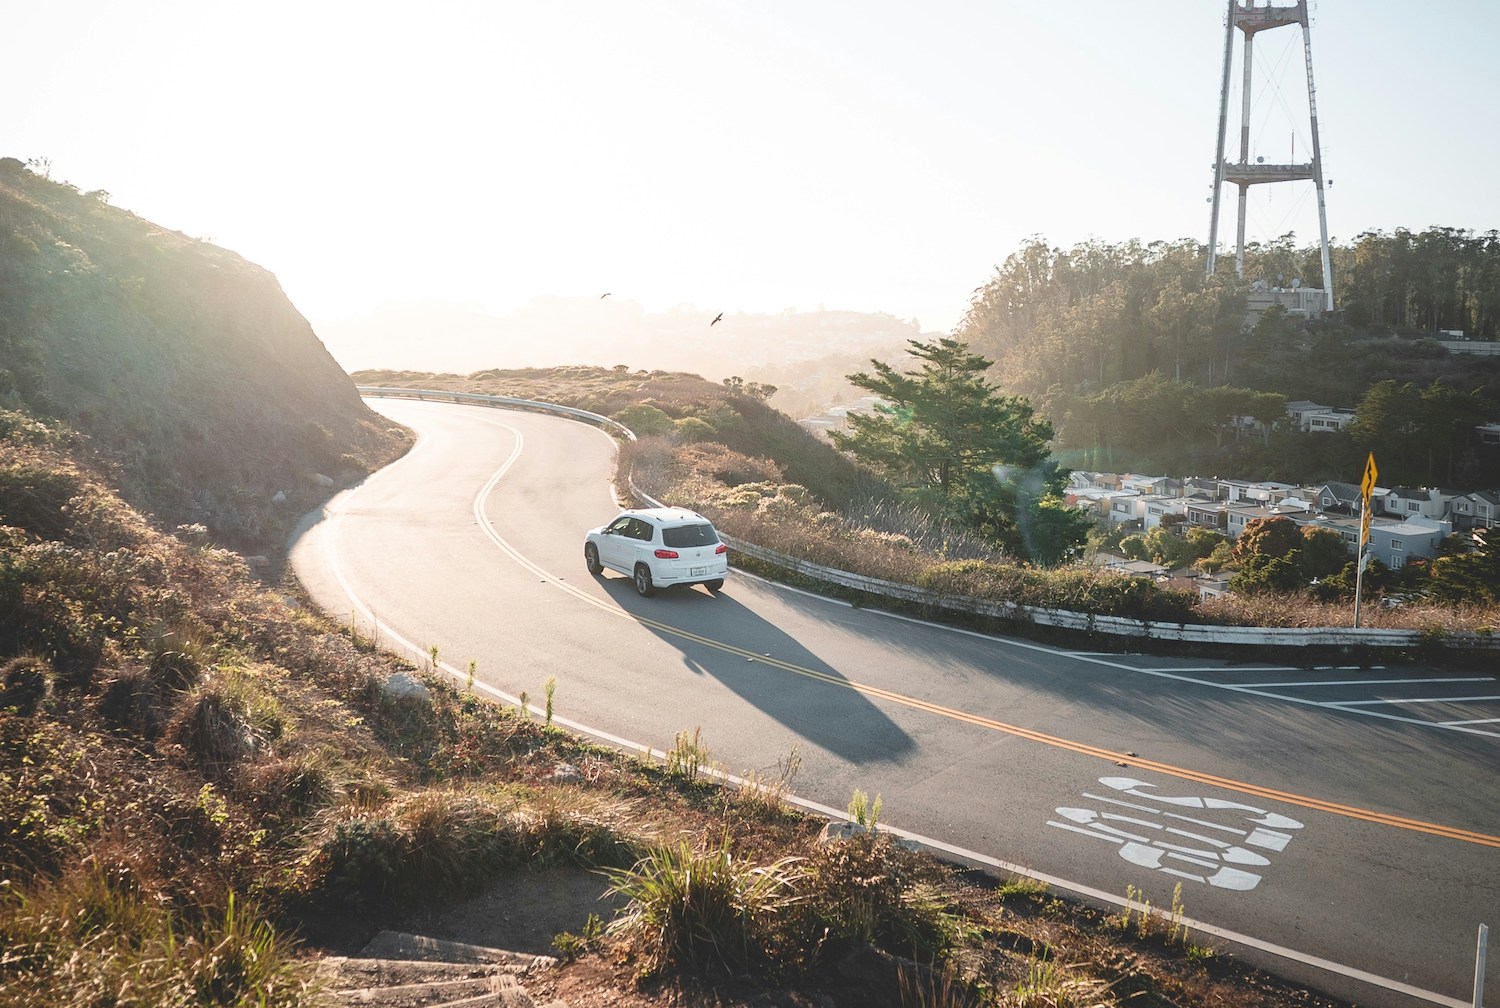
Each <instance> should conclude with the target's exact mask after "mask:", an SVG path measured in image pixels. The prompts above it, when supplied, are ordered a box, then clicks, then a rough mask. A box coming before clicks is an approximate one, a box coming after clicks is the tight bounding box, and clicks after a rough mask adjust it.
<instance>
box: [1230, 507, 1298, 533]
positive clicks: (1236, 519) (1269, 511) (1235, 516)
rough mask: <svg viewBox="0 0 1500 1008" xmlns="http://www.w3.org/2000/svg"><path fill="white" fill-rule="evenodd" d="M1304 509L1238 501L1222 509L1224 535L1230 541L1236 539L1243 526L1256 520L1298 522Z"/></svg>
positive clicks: (1243, 529)
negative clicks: (1273, 519)
mask: <svg viewBox="0 0 1500 1008" xmlns="http://www.w3.org/2000/svg"><path fill="white" fill-rule="evenodd" d="M1305 510H1306V509H1305V508H1294V507H1287V506H1285V505H1284V504H1255V503H1253V502H1250V501H1239V502H1234V501H1231V502H1230V503H1228V504H1226V505H1225V508H1224V533H1225V534H1226V535H1227V536H1229V538H1230V539H1238V538H1239V537H1240V533H1241V532H1243V531H1245V526H1246V525H1249V524H1250V523H1251V522H1253V521H1255V520H1256V519H1258V518H1289V519H1291V520H1292V521H1298V522H1299V524H1300V521H1299V519H1300V518H1301V516H1302V515H1303V514H1304V512H1305Z"/></svg>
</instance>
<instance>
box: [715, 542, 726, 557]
mask: <svg viewBox="0 0 1500 1008" xmlns="http://www.w3.org/2000/svg"><path fill="white" fill-rule="evenodd" d="M728 552H729V547H728V546H725V545H724V544H723V543H719V546H718V548H717V549H715V550H714V556H723V555H724V554H725V553H728Z"/></svg>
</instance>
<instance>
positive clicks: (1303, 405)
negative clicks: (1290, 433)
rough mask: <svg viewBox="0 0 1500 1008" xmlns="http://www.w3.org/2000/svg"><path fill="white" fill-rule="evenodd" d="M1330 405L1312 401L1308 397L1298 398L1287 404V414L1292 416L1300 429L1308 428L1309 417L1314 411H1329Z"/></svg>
mask: <svg viewBox="0 0 1500 1008" xmlns="http://www.w3.org/2000/svg"><path fill="white" fill-rule="evenodd" d="M1328 410H1329V407H1327V406H1324V405H1323V404H1322V403H1315V402H1310V401H1309V400H1307V399H1298V400H1297V401H1295V402H1289V403H1287V404H1286V415H1287V416H1289V417H1291V418H1292V420H1293V421H1295V422H1296V424H1297V429H1298V430H1300V431H1305V430H1307V418H1308V417H1309V416H1311V415H1312V414H1314V413H1327V412H1328Z"/></svg>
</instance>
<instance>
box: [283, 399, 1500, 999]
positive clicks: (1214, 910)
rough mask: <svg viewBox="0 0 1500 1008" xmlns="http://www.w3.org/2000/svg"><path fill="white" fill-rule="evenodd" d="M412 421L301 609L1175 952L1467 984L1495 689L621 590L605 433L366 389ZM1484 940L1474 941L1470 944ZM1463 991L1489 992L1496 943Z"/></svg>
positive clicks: (1484, 864)
mask: <svg viewBox="0 0 1500 1008" xmlns="http://www.w3.org/2000/svg"><path fill="white" fill-rule="evenodd" d="M371 405H372V406H374V407H375V408H376V409H379V410H380V411H381V412H383V413H386V414H387V415H389V416H391V417H393V418H394V419H396V420H398V421H400V422H402V423H405V424H407V425H408V426H410V427H412V428H413V429H415V430H416V431H417V432H418V433H419V440H418V443H417V445H416V447H415V448H414V449H413V451H412V452H411V453H409V454H408V455H407V456H406V457H405V458H404V459H402V460H400V461H399V462H397V463H396V464H394V465H392V466H391V467H389V468H388V469H385V470H382V471H381V472H379V473H377V474H375V475H373V476H372V477H370V478H369V479H368V480H366V481H365V482H364V483H363V484H361V485H360V486H358V487H356V488H354V489H351V490H349V491H347V492H345V493H343V494H341V495H340V496H338V497H337V498H335V499H334V500H333V501H331V502H330V503H329V505H328V506H327V507H326V508H325V509H324V510H323V512H322V513H321V515H320V516H318V520H312V519H310V521H309V523H308V525H307V527H305V529H304V531H303V532H302V533H301V534H300V535H299V536H298V538H297V540H296V541H295V542H294V544H293V551H292V562H293V565H294V569H295V570H296V572H297V574H298V576H299V578H301V580H302V581H303V582H304V584H305V585H306V586H307V587H308V589H309V591H310V592H311V594H312V596H313V597H314V599H315V600H316V601H317V602H318V604H319V605H321V606H322V607H323V608H324V609H325V610H326V611H328V612H329V613H331V614H332V615H334V616H335V617H337V618H339V619H341V620H345V621H347V620H351V619H352V620H354V621H355V622H357V623H358V624H359V625H360V626H361V627H362V628H363V629H364V631H365V632H366V633H376V634H378V635H379V637H380V639H381V640H382V642H384V643H385V644H387V645H388V646H390V647H392V648H395V649H398V650H407V651H409V652H413V653H414V654H415V655H421V656H423V657H424V659H425V656H426V655H427V654H428V653H429V649H430V648H432V647H437V648H438V649H439V656H440V661H441V663H442V664H443V665H445V666H446V667H448V668H449V669H450V670H451V671H453V672H454V673H455V674H458V675H459V676H463V675H464V673H465V672H466V670H467V668H468V665H469V663H470V662H471V661H472V662H473V663H474V665H475V670H476V681H477V682H478V683H480V684H481V685H482V687H483V688H485V689H486V690H488V691H490V692H491V693H492V694H495V695H498V696H501V697H508V698H514V697H516V696H518V695H519V694H521V693H522V692H523V691H524V692H526V693H528V694H529V695H530V697H531V698H532V700H533V702H537V701H538V700H539V698H540V697H541V696H542V691H543V684H544V683H545V682H546V680H547V679H548V678H549V677H552V676H555V677H556V680H557V690H556V696H555V705H556V712H557V717H558V719H559V720H560V721H562V722H564V723H567V724H570V725H574V726H582V727H585V728H587V729H588V730H589V731H591V732H593V733H595V734H597V735H600V736H602V737H607V738H612V739H615V740H622V741H624V742H626V743H628V744H631V745H633V746H635V747H638V748H642V747H651V748H653V749H656V750H664V749H668V748H670V747H671V746H672V744H673V740H674V737H675V736H676V735H677V733H679V732H681V731H684V730H686V731H692V730H694V729H698V728H701V730H702V736H701V737H702V740H703V742H704V744H705V745H706V746H707V747H708V748H709V750H710V751H711V755H712V758H713V760H714V761H715V762H716V763H717V764H718V765H720V766H722V767H723V768H724V769H725V770H727V771H729V772H731V773H736V774H742V775H743V774H756V775H760V776H761V777H765V778H774V777H776V776H777V774H778V773H779V771H780V768H781V767H782V766H783V765H785V763H786V762H787V760H788V759H789V757H790V756H791V755H792V754H794V753H795V755H796V758H797V759H798V760H800V770H799V771H798V774H797V776H796V778H795V780H794V782H793V787H794V790H795V791H796V793H797V795H798V796H799V797H800V798H801V799H804V800H806V801H808V802H810V803H813V804H815V805H821V806H824V807H828V808H832V809H835V810H840V811H841V810H843V809H844V808H845V807H847V805H848V803H849V800H850V797H851V795H852V794H853V792H854V790H855V789H856V788H857V789H860V790H863V791H865V792H867V793H868V794H869V795H871V796H874V795H877V794H878V795H880V796H881V800H882V806H883V809H882V813H881V822H882V823H883V824H887V825H889V826H892V827H895V828H897V829H900V830H903V831H907V832H909V833H912V834H915V835H918V836H921V837H924V838H929V839H931V840H932V841H935V842H936V843H938V844H940V845H947V847H948V848H949V849H951V850H952V851H953V852H954V853H955V854H956V856H959V857H960V858H962V859H967V860H971V861H974V862H977V863H980V864H984V865H988V866H989V867H990V868H991V870H993V871H995V872H996V873H998V874H1000V875H1002V876H1003V875H1005V874H1006V873H1007V872H1009V871H1013V870H1016V869H1019V868H1023V867H1024V869H1025V870H1026V871H1028V872H1030V873H1033V874H1036V875H1038V876H1040V877H1043V878H1045V879H1047V880H1048V881H1050V882H1052V883H1053V884H1055V885H1060V886H1063V887H1066V888H1068V889H1070V890H1072V891H1074V892H1078V893H1081V894H1084V895H1085V896H1088V897H1090V898H1093V899H1095V900H1114V901H1120V900H1122V899H1123V898H1124V896H1125V894H1126V891H1127V887H1130V886H1134V887H1136V888H1137V889H1139V890H1141V891H1143V892H1144V894H1145V896H1146V897H1147V898H1149V899H1150V900H1151V902H1152V904H1153V905H1154V906H1167V905H1169V904H1170V903H1171V900H1172V894H1173V890H1174V886H1175V885H1176V884H1177V883H1181V885H1182V892H1181V902H1182V905H1183V907H1184V908H1185V914H1186V917H1187V918H1188V919H1189V921H1190V926H1192V928H1193V932H1194V935H1193V940H1194V941H1196V942H1198V943H1199V944H1217V945H1219V946H1220V947H1223V948H1226V949H1228V950H1230V951H1232V952H1233V953H1234V954H1236V955H1239V956H1240V957H1242V958H1245V959H1247V960H1250V961H1253V962H1257V963H1259V964H1261V965H1264V966H1267V967H1268V968H1271V969H1273V970H1275V971H1276V972H1278V973H1280V974H1282V975H1284V976H1288V977H1292V978H1294V979H1297V980H1300V981H1302V982H1306V983H1309V984H1312V985H1315V986H1317V987H1319V988H1321V989H1324V990H1327V991H1329V992H1330V993H1334V994H1337V995H1340V996H1343V997H1346V998H1349V999H1351V1000H1358V1001H1359V1002H1360V1003H1361V1004H1369V1005H1381V1004H1390V1005H1412V1004H1422V1003H1434V1002H1435V1003H1439V1004H1451V1005H1467V1004H1469V1003H1470V997H1471V993H1472V986H1473V977H1474V956H1475V936H1476V931H1477V927H1478V925H1479V924H1481V923H1487V924H1490V925H1492V926H1494V925H1497V924H1500V774H1497V771H1500V682H1497V681H1496V678H1495V674H1494V673H1487V672H1474V671H1472V670H1471V671H1464V672H1459V671H1444V670H1441V669H1434V668H1428V667H1416V666H1397V665H1388V666H1371V667H1365V668H1295V667H1289V666H1286V665H1279V664H1275V663H1270V662H1262V661H1256V660H1255V658H1254V656H1253V655H1246V656H1245V658H1244V659H1243V660H1242V661H1240V662H1217V661H1198V660H1191V659H1175V658H1156V657H1151V656H1149V655H1141V654H1136V655H1113V654H1104V653H1102V652H1082V651H1068V650H1059V649H1055V648H1049V647H1041V646H1038V645H1035V644H1032V643H1029V642H1026V641H1023V640H1019V639H1011V638H1001V637H988V636H980V635H976V634H972V633H966V632H962V631H956V630H951V629H945V628H942V627H938V626H934V625H931V624H927V623H922V622H917V621H912V620H907V619H902V618H898V617H894V616H891V615H888V614H883V613H880V612H876V611H872V610H865V609H855V608H851V607H849V606H847V605H844V604H841V603H836V602H832V601H829V600H826V599H821V598H818V597H815V596H812V595H808V594H806V593H802V592H798V591H795V590H792V589H788V588H785V587H781V586H778V585H775V584H771V583H768V582H764V581H761V580H758V579H754V578H751V577H748V576H744V575H741V574H739V573H738V572H731V575H730V579H729V582H728V584H727V585H726V586H725V588H724V590H723V591H722V592H721V593H719V594H717V595H715V594H710V593H709V592H707V591H706V590H705V589H703V588H688V589H673V590H669V591H665V592H660V593H658V594H657V595H656V596H654V597H652V598H649V599H642V598H639V597H638V596H637V595H636V594H635V592H634V590H633V588H632V586H631V584H630V581H629V580H628V579H627V578H625V577H622V576H619V575H614V574H609V573H606V574H605V575H604V576H603V577H600V578H594V577H591V576H589V574H588V573H587V571H586V570H585V569H584V565H583V558H582V543H583V533H584V531H585V530H587V529H588V528H591V527H593V526H595V525H599V524H603V523H604V522H605V521H606V520H607V519H608V518H610V517H612V516H613V515H614V513H615V511H616V510H617V502H616V501H615V500H614V498H613V494H612V492H611V490H610V486H609V482H608V480H609V477H610V474H611V473H612V470H613V462H612V459H613V455H614V445H613V443H612V442H611V440H610V439H609V438H608V436H606V435H605V434H603V433H602V432H600V431H598V430H596V429H594V428H591V427H588V426H585V425H583V424H579V423H576V422H572V421H568V420H563V419H559V418H555V417H551V416H545V415H538V414H531V413H520V412H512V411H502V410H493V409H485V408H482V407H474V406H457V405H451V404H440V403H427V402H412V401H405V400H371ZM1492 958H1496V957H1492ZM1489 976H1490V979H1489V982H1488V983H1487V992H1486V993H1487V997H1488V1000H1489V1001H1490V1002H1492V1003H1496V1002H1500V962H1497V963H1495V964H1493V965H1492V968H1491V969H1490V970H1489Z"/></svg>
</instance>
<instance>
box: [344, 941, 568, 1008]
mask: <svg viewBox="0 0 1500 1008" xmlns="http://www.w3.org/2000/svg"><path fill="white" fill-rule="evenodd" d="M556 964H557V960H556V959H553V958H552V957H551V956H538V955H525V954H522V953H517V952H509V951H506V950H505V949H495V948H487V947H485V946H481V945H468V944H465V943H463V942H450V941H443V940H441V939H436V938H426V937H422V936H420V935H410V934H400V933H397V932H392V931H382V932H381V933H380V934H378V935H376V936H375V937H374V938H373V939H372V940H371V941H370V943H369V944H368V945H366V946H365V947H364V949H363V950H361V951H360V953H359V954H358V955H355V956H330V957H328V958H326V959H324V960H323V961H322V962H321V963H320V964H319V973H320V975H321V977H322V980H323V982H324V984H325V985H326V990H327V994H326V995H325V997H324V998H323V1004H324V1005H325V1006H327V1008H538V1006H537V1004H536V1002H535V1000H533V999H532V997H531V995H530V994H528V993H527V992H526V989H525V988H524V987H522V985H521V980H520V978H521V977H522V976H525V975H527V974H529V973H535V972H537V971H540V970H545V969H549V968H551V967H553V966H555V965H556ZM540 1008H567V1005H565V1004H564V1003H563V1002H561V1001H552V1002H549V1003H548V1004H546V1005H543V1006H540Z"/></svg>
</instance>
